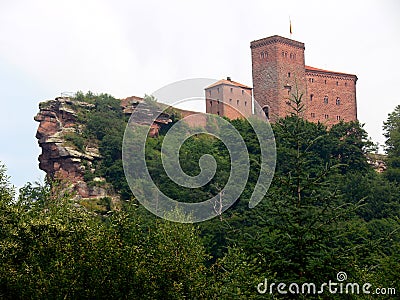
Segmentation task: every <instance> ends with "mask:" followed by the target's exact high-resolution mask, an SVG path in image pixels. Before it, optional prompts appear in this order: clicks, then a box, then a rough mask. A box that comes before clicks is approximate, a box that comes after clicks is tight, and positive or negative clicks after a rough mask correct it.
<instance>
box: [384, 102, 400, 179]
mask: <svg viewBox="0 0 400 300" xmlns="http://www.w3.org/2000/svg"><path fill="white" fill-rule="evenodd" d="M383 129H384V130H385V133H384V135H385V137H386V138H387V140H386V153H387V165H388V169H387V171H386V173H385V175H386V177H387V178H388V179H389V180H391V181H395V182H397V183H400V105H398V106H397V107H396V108H395V110H394V111H393V112H392V113H390V114H389V116H388V119H387V121H386V122H384V125H383Z"/></svg>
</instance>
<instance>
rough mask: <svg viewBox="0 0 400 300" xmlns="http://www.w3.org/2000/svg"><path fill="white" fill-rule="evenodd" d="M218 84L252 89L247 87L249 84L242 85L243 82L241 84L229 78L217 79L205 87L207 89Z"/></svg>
mask: <svg viewBox="0 0 400 300" xmlns="http://www.w3.org/2000/svg"><path fill="white" fill-rule="evenodd" d="M218 85H230V86H236V87H240V88H243V89H249V90H251V89H252V88H251V87H249V86H247V85H244V84H241V83H239V82H236V81H233V80H230V78H228V79H221V80H218V81H217V82H215V83H213V84H211V85H209V86H208V87H206V88H205V89H206V90H207V89H210V88H212V87H215V86H218Z"/></svg>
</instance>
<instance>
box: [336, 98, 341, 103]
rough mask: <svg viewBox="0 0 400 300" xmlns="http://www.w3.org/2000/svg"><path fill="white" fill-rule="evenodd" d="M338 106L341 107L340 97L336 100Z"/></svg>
mask: <svg viewBox="0 0 400 300" xmlns="http://www.w3.org/2000/svg"><path fill="white" fill-rule="evenodd" d="M336 105H340V98H339V97H337V98H336Z"/></svg>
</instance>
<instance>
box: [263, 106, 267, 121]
mask: <svg viewBox="0 0 400 300" xmlns="http://www.w3.org/2000/svg"><path fill="white" fill-rule="evenodd" d="M262 110H263V112H264V114H265V117H266V118H267V119H269V107H268V106H264V107H263V109H262Z"/></svg>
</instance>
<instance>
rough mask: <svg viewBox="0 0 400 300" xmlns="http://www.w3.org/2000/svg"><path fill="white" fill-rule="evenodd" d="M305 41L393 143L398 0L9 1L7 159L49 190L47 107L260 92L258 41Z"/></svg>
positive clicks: (399, 57)
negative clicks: (40, 119) (242, 89)
mask: <svg viewBox="0 0 400 300" xmlns="http://www.w3.org/2000/svg"><path fill="white" fill-rule="evenodd" d="M289 18H290V19H291V22H292V30H293V35H292V38H293V39H295V40H298V41H301V42H304V43H305V48H306V50H305V60H306V65H309V66H313V67H317V68H321V69H327V70H332V71H337V72H344V73H350V74H356V75H357V76H358V82H357V103H358V118H359V120H360V122H361V123H364V124H365V127H364V128H365V129H366V130H367V132H368V134H369V136H370V137H371V139H372V140H373V141H374V142H379V143H380V144H381V145H382V144H384V141H385V138H384V137H383V135H382V133H383V131H382V125H383V122H384V121H385V120H386V119H387V116H388V114H389V113H390V112H392V111H393V110H394V108H395V107H396V106H397V105H399V104H400V95H399V94H398V93H397V87H398V86H397V85H398V84H399V79H400V77H399V76H398V71H399V70H400V54H399V49H400V34H399V33H400V1H398V0H376V1H372V0H363V1H361V0H359V1H357V0H355V1H348V0H345V1H343V0H335V1H306V0H304V1H295V0H285V1H267V0H263V1H255V0H248V1H236V0H231V1H218V0H213V1H210V0H202V1H198V0H197V1H192V0H187V1H182V0H170V1H155V0H147V1H135V0H133V1H132V0H112V1H111V0H68V1H61V0H35V1H31V0H14V1H7V0H0V101H1V112H2V113H1V118H0V140H1V144H0V162H2V163H3V164H5V165H6V166H7V169H8V174H9V175H10V176H11V182H12V183H13V184H14V185H15V186H16V187H21V186H23V185H24V184H25V183H26V182H28V181H31V182H33V181H37V180H39V181H43V178H44V172H42V171H40V170H39V168H38V160H37V158H38V156H39V154H40V152H41V151H40V148H39V147H38V144H37V140H36V139H35V133H36V130H37V127H38V123H36V122H34V120H33V117H34V116H35V115H36V114H37V112H38V104H39V102H41V101H46V100H50V99H54V98H55V97H57V96H60V95H61V93H64V92H71V93H74V92H76V91H83V92H87V91H89V90H90V91H92V92H95V93H108V94H111V95H113V96H114V97H117V98H125V97H128V96H132V95H135V96H144V94H151V93H152V92H154V91H156V90H158V89H159V88H161V87H163V86H165V85H168V84H170V83H173V82H175V81H178V80H184V79H190V78H216V79H221V78H226V77H227V76H230V77H231V78H232V80H235V81H238V82H241V83H243V84H246V85H249V86H252V80H251V57H250V42H251V41H253V40H257V39H260V38H264V37H268V36H271V35H275V34H277V35H281V36H284V37H289Z"/></svg>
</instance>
